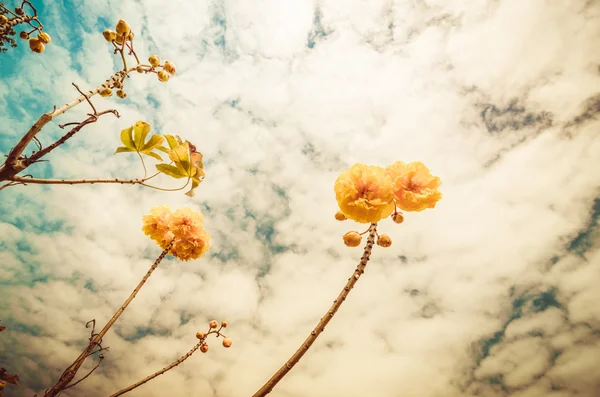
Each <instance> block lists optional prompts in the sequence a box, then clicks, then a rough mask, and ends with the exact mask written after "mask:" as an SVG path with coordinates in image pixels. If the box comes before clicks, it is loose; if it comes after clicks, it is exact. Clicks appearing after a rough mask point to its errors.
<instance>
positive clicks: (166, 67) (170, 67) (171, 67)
mask: <svg viewBox="0 0 600 397" xmlns="http://www.w3.org/2000/svg"><path fill="white" fill-rule="evenodd" d="M163 69H164V70H166V71H167V73H169V74H175V73H176V72H177V68H176V67H175V65H173V64H172V63H171V62H170V61H166V62H165V64H164V65H163Z"/></svg>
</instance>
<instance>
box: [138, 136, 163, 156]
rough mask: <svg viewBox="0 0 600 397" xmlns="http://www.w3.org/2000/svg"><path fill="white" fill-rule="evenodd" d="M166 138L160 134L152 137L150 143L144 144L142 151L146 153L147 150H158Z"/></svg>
mask: <svg viewBox="0 0 600 397" xmlns="http://www.w3.org/2000/svg"><path fill="white" fill-rule="evenodd" d="M163 140H164V138H163V137H162V136H160V135H158V134H155V135H152V136H151V137H150V140H149V141H148V142H146V144H144V146H142V148H141V150H140V151H142V152H144V151H146V150H153V149H154V148H157V147H158V146H160V144H161V143H162V142H163Z"/></svg>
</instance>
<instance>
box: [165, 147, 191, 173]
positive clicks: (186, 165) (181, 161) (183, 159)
mask: <svg viewBox="0 0 600 397" xmlns="http://www.w3.org/2000/svg"><path fill="white" fill-rule="evenodd" d="M169 158H170V159H171V161H173V162H174V163H175V165H176V166H177V168H179V169H181V170H182V171H183V172H185V175H189V176H191V165H192V163H191V162H190V147H189V145H188V143H187V142H186V143H184V144H182V145H179V146H177V147H176V148H175V149H173V150H171V151H169Z"/></svg>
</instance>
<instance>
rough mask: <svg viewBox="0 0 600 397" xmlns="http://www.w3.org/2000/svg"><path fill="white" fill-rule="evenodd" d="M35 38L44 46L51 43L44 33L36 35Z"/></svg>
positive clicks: (48, 36) (47, 35)
mask: <svg viewBox="0 0 600 397" xmlns="http://www.w3.org/2000/svg"><path fill="white" fill-rule="evenodd" d="M37 38H38V39H39V40H40V41H41V42H42V43H44V44H50V41H52V39H51V38H50V35H49V34H48V33H46V32H41V33H40V34H38V36H37Z"/></svg>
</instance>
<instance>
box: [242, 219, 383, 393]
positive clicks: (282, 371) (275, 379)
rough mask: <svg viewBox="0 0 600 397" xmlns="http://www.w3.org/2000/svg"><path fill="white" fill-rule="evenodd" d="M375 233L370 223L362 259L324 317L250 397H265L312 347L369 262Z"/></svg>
mask: <svg viewBox="0 0 600 397" xmlns="http://www.w3.org/2000/svg"><path fill="white" fill-rule="evenodd" d="M376 232H377V223H371V226H370V227H369V237H368V238H367V245H366V246H365V250H364V253H363V256H362V258H361V259H360V263H359V264H358V266H357V267H356V269H355V270H354V273H353V274H352V276H351V277H350V278H349V279H348V282H347V283H346V285H345V286H344V288H343V289H342V291H341V292H340V293H339V295H338V297H337V298H336V299H335V300H334V301H333V305H331V307H330V308H329V310H328V311H327V313H325V316H323V317H322V318H321V320H320V321H319V323H318V324H317V326H316V327H315V328H314V329H313V330H312V331H311V333H310V335H308V337H307V338H306V339H305V340H304V342H302V345H301V346H300V347H299V348H298V350H296V352H295V353H294V354H293V355H292V357H290V359H289V360H287V362H286V363H285V364H284V365H283V366H282V367H281V368H279V370H278V371H277V372H275V374H274V375H273V376H272V377H271V379H269V380H268V381H267V383H265V384H264V385H263V386H262V387H261V388H260V389H259V390H258V391H257V392H256V393H254V394H253V395H252V397H263V396H266V395H267V394H269V393H270V392H271V390H273V387H275V385H276V384H277V383H279V381H281V379H283V377H284V376H285V375H286V374H287V373H288V372H290V370H291V369H292V368H293V367H294V365H296V364H297V363H298V361H300V359H301V358H302V356H304V354H305V353H306V352H307V351H308V349H309V348H310V347H311V346H312V344H313V343H314V342H315V341H316V340H317V338H318V337H319V335H320V334H321V333H322V332H323V330H324V329H325V326H326V325H327V324H328V323H329V321H331V319H332V318H333V316H334V315H335V313H336V312H337V311H338V309H339V308H340V306H341V305H342V302H344V300H346V297H347V296H348V294H349V293H350V290H351V289H352V288H353V287H354V284H356V282H357V281H358V279H359V278H360V276H361V275H362V274H363V273H364V272H365V267H366V266H367V263H368V262H369V258H370V256H371V250H372V249H373V244H374V243H375V234H376Z"/></svg>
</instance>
